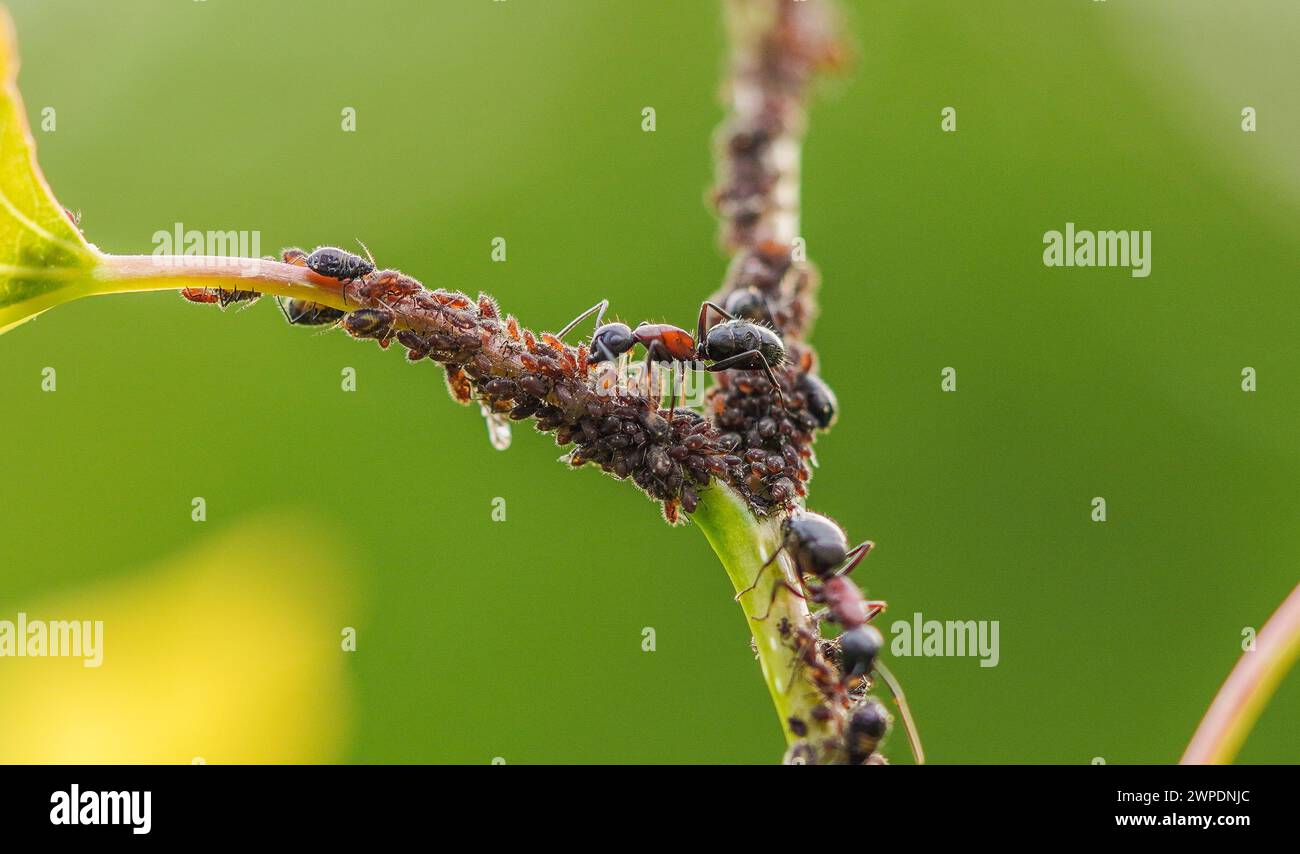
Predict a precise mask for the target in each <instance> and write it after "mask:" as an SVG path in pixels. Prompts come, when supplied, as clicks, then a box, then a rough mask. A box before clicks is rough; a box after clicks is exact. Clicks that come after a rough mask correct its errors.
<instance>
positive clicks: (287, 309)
mask: <svg viewBox="0 0 1300 854" xmlns="http://www.w3.org/2000/svg"><path fill="white" fill-rule="evenodd" d="M276 304H277V305H279V306H280V312H281V313H282V314H283V315H284V319H285V320H287V321H289V323H290V324H292V325H294V326H325V325H327V324H330V323H338V322H339V320H340V319H341V318H342V317H343V315H344V314H346V313H347V312H345V311H341V310H340V309H337V308H331V307H330V306H328V305H321V304H320V303H318V302H308V301H307V300H302V299H280V298H277V299H276Z"/></svg>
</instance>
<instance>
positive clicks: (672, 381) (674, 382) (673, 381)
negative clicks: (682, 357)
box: [668, 362, 681, 424]
mask: <svg viewBox="0 0 1300 854" xmlns="http://www.w3.org/2000/svg"><path fill="white" fill-rule="evenodd" d="M669 370H670V371H671V373H670V374H669V377H668V381H669V386H670V387H669V392H670V393H671V394H672V396H673V398H672V400H673V402H672V404H671V405H670V406H669V407H668V423H669V424H672V423H673V415H675V414H676V413H677V388H678V386H679V385H680V384H679V383H678V376H677V374H678V371H679V370H681V363H680V362H673V363H672V367H671V368H670V369H669Z"/></svg>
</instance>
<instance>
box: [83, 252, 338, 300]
mask: <svg viewBox="0 0 1300 854" xmlns="http://www.w3.org/2000/svg"><path fill="white" fill-rule="evenodd" d="M94 276H95V283H94V284H93V285H92V286H91V290H90V293H94V294H121V293H136V292H140V291H161V290H174V289H180V288H188V287H200V288H217V287H221V288H226V289H228V290H246V291H258V292H260V293H267V294H275V295H276V296H282V297H288V298H289V299H301V300H308V301H310V302H315V303H320V304H322V305H328V306H330V307H331V308H338V309H347V308H349V306H348V305H347V303H345V302H344V300H343V285H342V284H341V283H340V282H339V281H338V280H336V279H330V278H326V277H325V276H320V275H317V274H316V273H313V272H312V271H311V270H310V269H308V268H307V267H302V266H299V265H297V264H286V263H284V262H283V261H270V260H266V259H263V258H230V257H225V256H214V255H103V256H101V260H100V263H99V264H98V265H97V266H96V268H95V273H94ZM352 308H355V306H352Z"/></svg>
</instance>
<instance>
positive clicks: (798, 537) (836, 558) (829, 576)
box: [736, 510, 885, 630]
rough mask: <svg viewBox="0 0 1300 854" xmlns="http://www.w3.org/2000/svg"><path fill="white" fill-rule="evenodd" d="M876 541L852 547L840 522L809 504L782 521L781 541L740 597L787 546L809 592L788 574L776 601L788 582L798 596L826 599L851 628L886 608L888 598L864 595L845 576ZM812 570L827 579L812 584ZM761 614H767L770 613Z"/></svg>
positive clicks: (836, 619)
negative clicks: (809, 581)
mask: <svg viewBox="0 0 1300 854" xmlns="http://www.w3.org/2000/svg"><path fill="white" fill-rule="evenodd" d="M875 545H876V544H875V543H873V542H871V540H866V541H864V542H862V543H860V544H859V545H857V546H854V547H853V548H851V549H850V548H849V543H848V540H847V539H846V538H845V536H844V531H843V530H842V529H841V528H840V526H839V525H836V524H835V523H834V522H832V521H831V520H830V519H828V518H826V517H825V516H822V515H821V514H820V513H812V512H810V511H807V510H805V511H803V512H801V513H799V514H797V515H794V516H787V517H786V518H785V521H783V522H782V523H781V545H780V546H778V547H777V549H776V551H774V552H772V556H771V557H769V558H768V559H767V562H766V563H764V564H763V566H762V567H760V568H759V570H758V573H757V574H756V575H755V576H754V583H753V584H751V585H749V586H748V587H746V588H745V589H744V590H742V591H740V592H739V593H737V594H736V599H740V597H741V596H744V595H745V594H746V593H748V592H750V591H751V590H753V589H754V588H755V587H757V586H758V582H759V579H761V578H762V577H763V572H764V571H765V570H766V569H767V568H768V567H769V566H771V565H772V564H773V563H774V562H775V561H776V559H777V557H779V556H780V554H781V553H782V552H789V554H790V557H791V558H792V559H793V560H794V565H795V568H796V570H797V571H798V577H799V584H800V586H802V587H803V588H804V592H800V591H798V590H795V589H794V587H792V586H791V585H790V582H788V581H786V580H784V579H782V580H781V581H780V582H779V583H777V584H775V585H773V587H772V599H773V601H775V599H776V594H777V593H778V592H779V591H780V589H781V587H783V586H784V587H785V588H786V589H787V590H789V591H790V592H791V593H793V594H795V595H796V596H799V597H801V598H806V599H809V600H811V601H813V602H816V603H818V604H821V605H825V606H826V610H827V612H828V614H829V616H828V619H830V620H833V621H834V622H837V623H839V624H840V625H841V626H843V627H844V628H845V629H846V630H852V629H856V628H858V627H860V626H863V625H865V624H866V623H868V622H870V621H871V620H872V619H873V618H874V617H875V616H876V615H877V614H879V613H880V612H881V611H883V610H884V609H885V603H884V602H880V601H874V600H873V601H868V600H866V599H863V598H862V592H861V591H860V590H858V588H857V585H855V584H854V583H853V582H852V581H850V580H849V579H848V578H846V577H845V576H847V575H848V574H849V573H850V572H852V571H853V570H854V568H855V567H857V565H858V564H859V563H861V561H862V559H863V558H864V557H866V556H867V555H868V554H870V553H871V550H872V549H873V548H875ZM841 567H842V568H841ZM809 575H811V576H813V577H814V578H816V579H817V580H818V581H819V582H821V583H820V584H814V585H812V586H809V585H808V584H806V583H805V582H804V577H805V576H809ZM805 593H806V594H807V595H805ZM768 612H769V613H770V612H771V603H769V605H768ZM758 619H760V620H765V619H767V614H764V615H763V616H762V617H759V618H758Z"/></svg>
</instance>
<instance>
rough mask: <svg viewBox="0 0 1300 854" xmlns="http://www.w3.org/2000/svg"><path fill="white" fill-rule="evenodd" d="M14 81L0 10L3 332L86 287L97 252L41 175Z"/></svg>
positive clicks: (9, 34) (9, 27)
mask: <svg viewBox="0 0 1300 854" xmlns="http://www.w3.org/2000/svg"><path fill="white" fill-rule="evenodd" d="M17 79H18V51H17V45H16V42H15V39H14V27H13V21H12V19H11V18H10V17H9V13H8V11H7V10H5V9H4V8H0V332H5V331H7V330H8V329H10V328H12V327H13V326H16V325H17V324H19V323H22V322H23V321H25V320H30V319H31V318H32V317H35V316H36V315H37V314H40V313H41V312H42V311H45V310H46V309H48V308H52V307H53V306H56V305H58V304H60V303H63V302H67V301H68V300H70V299H75V298H76V297H78V296H84V295H85V294H86V293H89V287H90V272H91V271H92V270H93V269H94V267H95V265H96V263H97V262H98V258H99V255H98V253H97V252H96V251H95V249H94V248H93V247H92V246H91V245H90V244H88V243H87V242H86V240H85V238H84V237H82V235H81V232H80V231H79V230H78V228H77V227H76V226H75V225H74V224H73V223H72V221H71V219H70V218H69V217H68V215H67V213H66V212H65V211H64V210H63V208H62V206H60V205H59V203H58V201H57V200H56V199H55V198H54V194H53V193H52V192H50V187H49V185H48V184H47V183H46V182H45V176H44V175H42V174H41V169H40V166H39V165H38V164H37V162H36V143H35V141H34V140H33V139H32V133H31V129H30V128H29V127H28V124H27V111H26V109H25V108H24V107H23V101H22V96H20V95H19V94H18V84H17Z"/></svg>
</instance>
